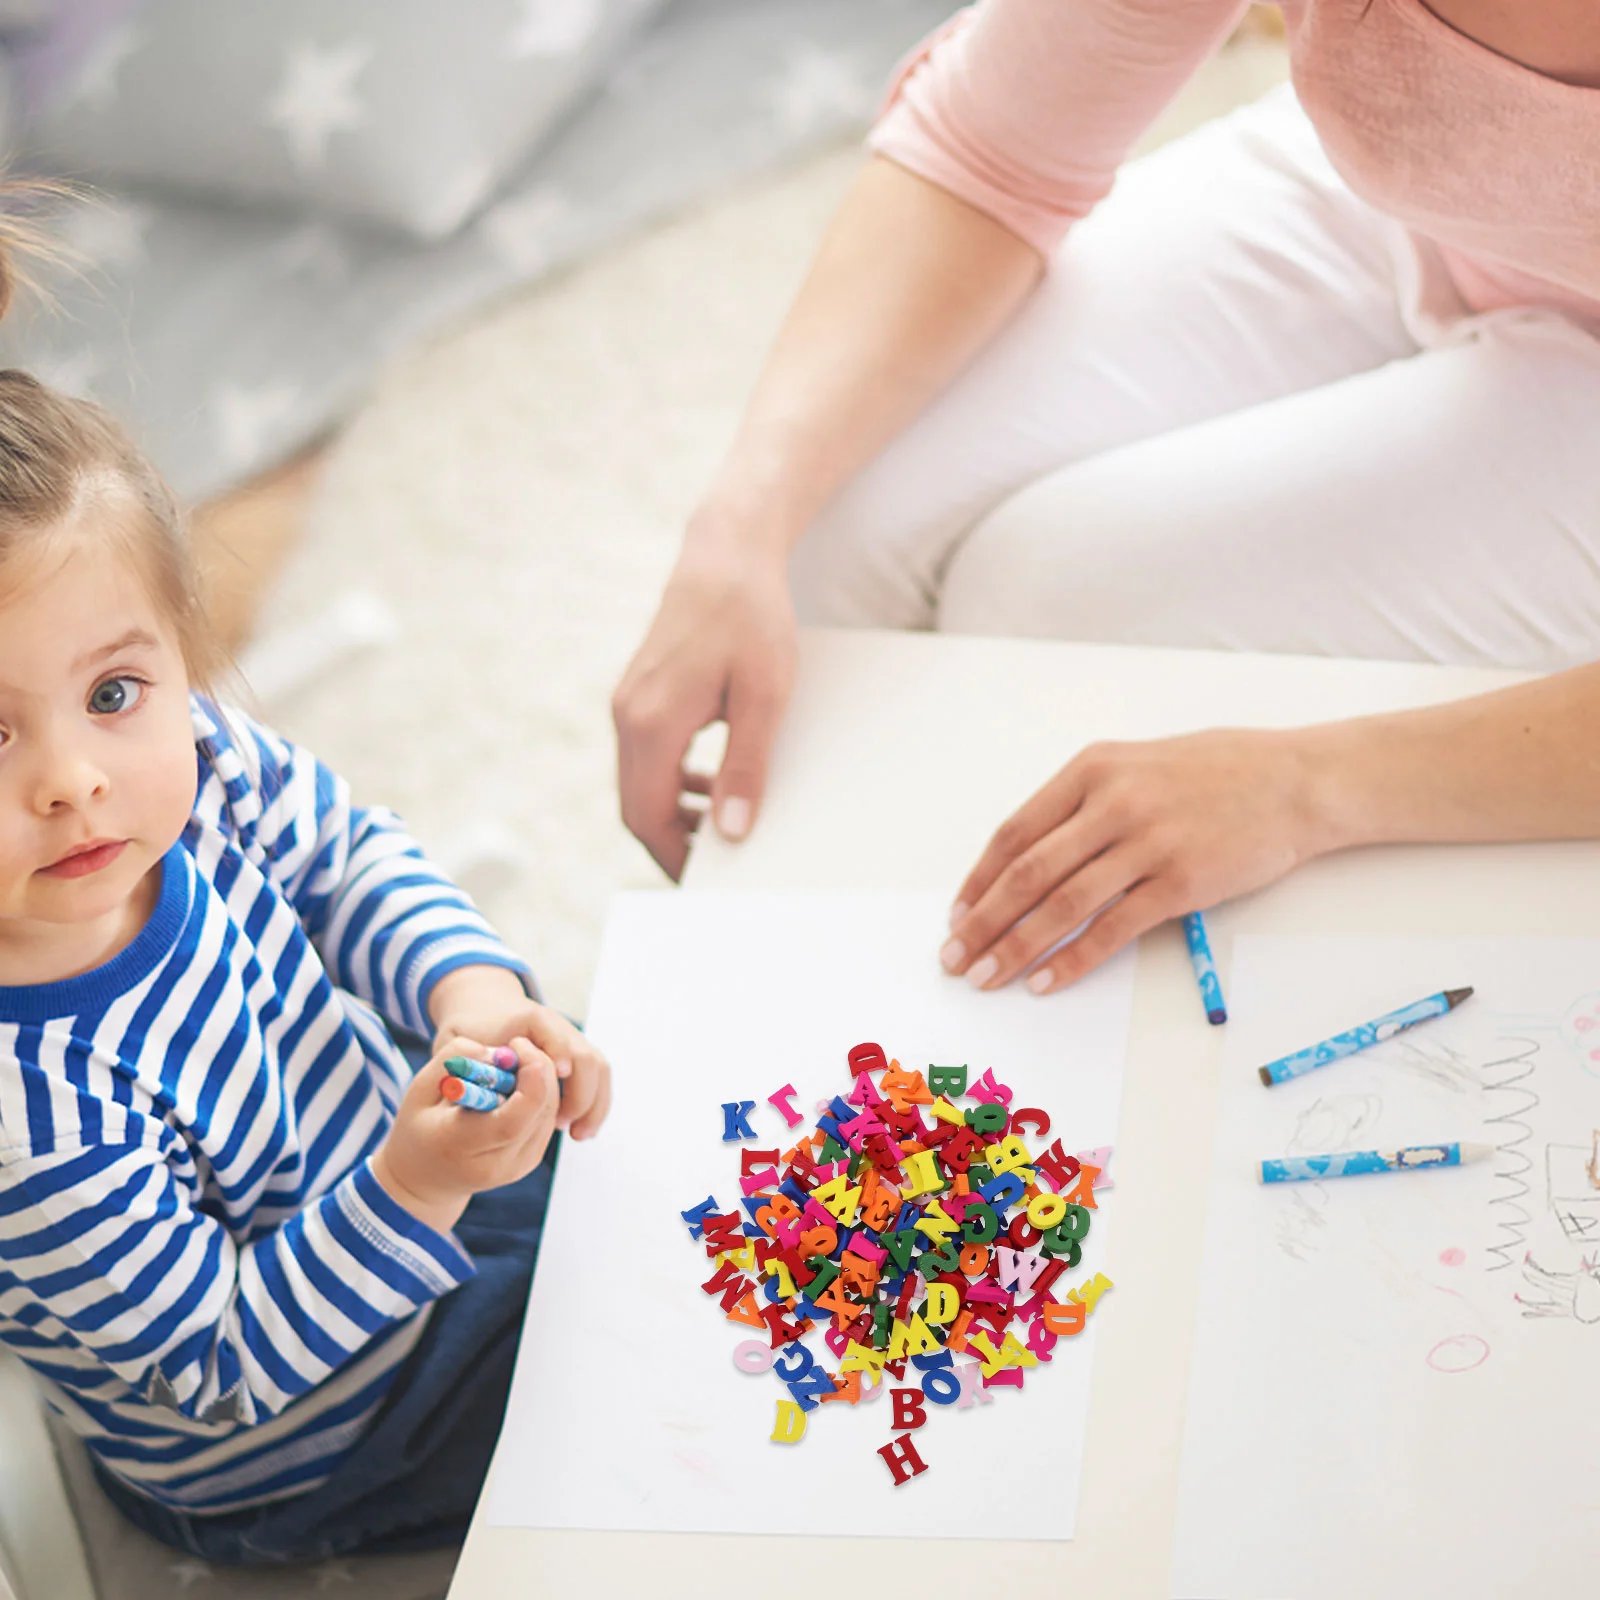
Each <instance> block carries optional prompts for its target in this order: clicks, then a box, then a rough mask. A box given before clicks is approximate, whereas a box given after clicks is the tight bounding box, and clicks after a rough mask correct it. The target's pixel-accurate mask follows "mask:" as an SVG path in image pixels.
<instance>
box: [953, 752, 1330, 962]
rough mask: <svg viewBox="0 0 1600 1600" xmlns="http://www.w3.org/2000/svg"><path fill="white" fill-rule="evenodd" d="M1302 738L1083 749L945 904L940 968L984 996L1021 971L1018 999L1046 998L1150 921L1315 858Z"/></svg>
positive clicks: (1013, 820)
mask: <svg viewBox="0 0 1600 1600" xmlns="http://www.w3.org/2000/svg"><path fill="white" fill-rule="evenodd" d="M1304 733H1305V730H1299V729H1296V730H1283V731H1276V730H1274V731H1263V730H1255V729H1240V728H1222V729H1214V730H1210V731H1208V732H1205V733H1193V734H1186V735H1183V736H1182V737H1179V738H1173V739H1158V740H1154V741H1152V742H1150V743H1142V744H1096V745H1090V746H1089V747H1088V748H1087V749H1086V750H1084V751H1083V752H1082V753H1081V754H1080V755H1078V756H1076V757H1074V758H1073V759H1072V760H1071V761H1069V762H1068V763H1067V765H1066V766H1064V767H1063V768H1062V769H1061V771H1060V772H1058V773H1057V774H1056V775H1055V777H1053V778H1052V779H1051V780H1050V781H1049V782H1048V783H1047V784H1045V786H1044V787H1043V788H1042V789H1040V790H1039V792H1038V793H1037V794H1035V795H1034V796H1033V798H1032V799H1031V800H1029V801H1028V802H1027V804H1025V805H1024V806H1023V807H1022V808H1021V809H1020V810H1019V811H1017V812H1015V813H1014V814H1013V815H1012V816H1010V817H1009V818H1007V820H1006V821H1005V822H1004V823H1002V824H1001V826H1000V828H999V829H998V831H997V832H996V833H995V835H994V837H993V838H992V839H991V840H990V841H989V846H988V848H987V849H986V850H985V851H984V853H983V856H982V858H981V859H980V860H979V862H978V864H977V866H975V867H974V868H973V869H972V871H971V872H970V873H969V874H968V876H967V879H966V881H965V882H964V883H963V884H962V885H961V889H960V891H959V892H958V894H957V896H956V904H955V906H954V908H953V910H952V912H951V918H950V923H951V926H950V939H949V942H948V943H947V944H946V945H945V946H944V948H943V950H942V951H941V952H940V960H941V961H942V962H943V963H944V966H945V968H946V970H947V971H950V972H952V973H957V974H965V975H966V977H967V979H968V981H969V982H971V983H973V984H976V985H977V986H978V987H979V988H983V989H998V988H999V987H1000V986H1001V985H1003V984H1006V983H1009V982H1010V981H1011V980H1012V979H1013V978H1015V977H1017V976H1018V975H1019V974H1021V973H1028V978H1027V983H1028V987H1029V988H1030V989H1032V990H1033V991H1034V992H1035V993H1036V994H1048V993H1050V992H1051V991H1052V990H1055V989H1059V988H1061V987H1062V986H1063V985H1065V984H1069V983H1072V982H1073V981H1074V980H1076V979H1078V978H1081V977H1082V976H1083V975H1084V974H1085V973H1086V972H1089V971H1091V970H1092V969H1093V968H1095V967H1097V966H1099V965H1100V963H1101V962H1103V961H1105V960H1106V959H1107V958H1108V957H1109V956H1111V955H1113V954H1115V953H1116V952H1117V951H1118V950H1120V949H1121V948H1122V947H1123V946H1124V945H1125V944H1127V943H1129V942H1130V941H1131V940H1133V939H1136V938H1138V936H1139V935H1140V934H1141V933H1144V932H1145V931H1146V930H1147V929H1150V928H1153V927H1154V926H1155V925H1156V924H1157V923H1159V922H1165V921H1167V920H1168V919H1169V918H1172V917H1178V916H1182V915H1184V914H1185V913H1187V912H1190V911H1197V910H1202V909H1204V908H1205V907H1207V906H1212V905H1215V904H1216V903H1217V902H1218V901H1221V900H1227V899H1231V898H1233V897H1235V896H1237V895H1241V894H1245V893H1247V892H1249V891H1250V890H1251V889H1258V888H1260V887H1261V886H1262V885H1263V884H1267V883H1271V882H1272V881H1273V880H1274V879H1276V878H1280V877H1282V876H1283V875H1284V874H1285V873H1286V872H1288V871H1289V870H1290V869H1291V868H1293V867H1295V866H1297V865H1299V864H1300V863H1301V862H1302V861H1305V860H1306V859H1308V858H1309V857H1310V856H1312V855H1315V854H1318V853H1319V852H1320V850H1322V849H1324V848H1327V847H1328V844H1327V842H1326V841H1322V840H1319V838H1318V831H1319V830H1318V825H1317V822H1316V817H1315V810H1314V807H1313V804H1312V793H1311V791H1312V783H1311V778H1310V762H1309V759H1308V757H1307V755H1306V753H1305V748H1304V744H1303V735H1304ZM1097 912H1098V913H1099V915H1098V916H1096V913H1097ZM1090 917H1094V921H1093V923H1092V924H1091V925H1090V926H1089V927H1088V928H1087V929H1085V931H1084V932H1083V933H1082V934H1081V935H1080V936H1079V937H1078V938H1077V939H1075V940H1074V941H1073V942H1072V943H1071V944H1070V945H1067V946H1065V947H1064V948H1063V949H1060V950H1057V951H1056V952H1055V954H1054V955H1052V956H1051V957H1050V959H1049V960H1048V962H1045V963H1043V964H1041V965H1038V966H1035V964H1036V963H1038V962H1039V961H1040V958H1041V957H1042V956H1043V955H1044V954H1045V952H1046V951H1047V950H1050V949H1051V948H1052V947H1053V946H1054V945H1056V944H1058V943H1059V942H1060V941H1061V940H1062V939H1063V938H1065V937H1066V935H1067V934H1069V933H1071V932H1072V930H1073V929H1074V928H1076V927H1078V926H1079V925H1080V924H1082V923H1083V922H1085V921H1086V920H1087V919H1089V918H1090ZM1030 969H1033V970H1031V971H1030Z"/></svg>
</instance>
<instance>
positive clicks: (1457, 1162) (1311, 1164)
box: [1261, 1142, 1494, 1183]
mask: <svg viewBox="0 0 1600 1600" xmlns="http://www.w3.org/2000/svg"><path fill="white" fill-rule="evenodd" d="M1493 1154H1494V1146H1493V1145H1492V1144H1461V1143H1455V1142H1453V1143H1450V1144H1413V1145H1406V1146H1405V1147H1404V1148H1403V1149H1400V1150H1345V1151H1342V1152H1339V1153H1338V1154H1335V1155H1327V1156H1284V1157H1283V1158H1282V1159H1281V1160H1278V1161H1263V1162H1262V1163H1261V1181H1262V1182H1263V1183H1304V1182H1309V1181H1312V1180H1315V1179H1319V1178H1357V1177H1360V1176H1361V1175H1362V1174H1364V1173H1368V1172H1414V1171H1417V1170H1419V1169H1421V1168H1424V1167H1459V1166H1462V1165H1463V1164H1464V1163H1466V1162H1468V1161H1482V1160H1483V1159H1484V1158H1485V1157H1487V1156H1491V1155H1493Z"/></svg>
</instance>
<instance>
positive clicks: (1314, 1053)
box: [1260, 988, 1472, 1089]
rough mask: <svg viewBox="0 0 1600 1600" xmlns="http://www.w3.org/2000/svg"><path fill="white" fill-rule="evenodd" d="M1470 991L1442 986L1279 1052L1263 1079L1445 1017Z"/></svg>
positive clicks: (1277, 1079)
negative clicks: (1289, 1052)
mask: <svg viewBox="0 0 1600 1600" xmlns="http://www.w3.org/2000/svg"><path fill="white" fill-rule="evenodd" d="M1471 993H1472V990H1471V989H1470V988H1467V989H1442V990H1440V992H1439V993H1438V994H1430V995H1429V996H1428V997H1427V998H1426V999H1425V1000H1416V1001H1413V1002H1412V1003H1411V1004H1410V1005H1408V1006H1401V1007H1400V1009H1399V1010H1398V1011H1390V1012H1387V1013H1386V1014H1385V1015H1383V1016H1381V1017H1374V1018H1373V1020H1372V1021H1371V1022H1363V1023H1362V1024H1361V1025H1360V1026H1359V1027H1357V1028H1347V1029H1346V1030H1345V1031H1344V1032H1343V1033H1336V1034H1334V1036H1333V1037H1332V1038H1331V1039H1324V1040H1323V1041H1322V1042H1321V1043H1320V1044H1313V1045H1307V1046H1306V1048H1305V1049H1304V1050H1296V1051H1295V1053H1294V1054H1293V1055H1290V1056H1280V1057H1279V1058H1278V1059H1277V1060H1276V1061H1269V1062H1268V1063H1267V1064H1266V1066H1264V1067H1262V1068H1261V1069H1260V1073H1261V1081H1262V1082H1263V1083H1264V1084H1266V1086H1267V1087H1268V1088H1269V1089H1270V1088H1271V1087H1272V1086H1273V1084H1275V1083H1285V1082H1287V1081H1288V1080H1289V1079H1290V1078H1298V1077H1300V1076H1302V1075H1303V1074H1305V1073H1307V1072H1313V1071H1315V1070H1316V1069H1317V1068H1318V1067H1325V1066H1327V1064H1328V1063H1329V1062H1330V1061H1342V1060H1343V1059H1344V1057H1346V1056H1353V1055H1355V1054H1356V1053H1357V1052H1358V1051H1360V1050H1370V1049H1371V1048H1372V1046H1373V1045H1375V1044H1382V1042H1383V1041H1384V1040H1385V1039H1392V1038H1393V1037H1394V1036H1395V1035H1396V1034H1397V1033H1404V1032H1405V1031H1406V1029H1407V1028H1414V1027H1416V1025H1417V1024H1418V1023H1419V1022H1427V1021H1428V1020H1429V1019H1430V1018H1432V1017H1442V1016H1444V1015H1445V1013H1446V1012H1448V1011H1454V1010H1455V1008H1456V1007H1457V1006H1458V1005H1460V1004H1461V1002H1462V1001H1463V1000H1465V999H1467V998H1468V996H1469V995H1471Z"/></svg>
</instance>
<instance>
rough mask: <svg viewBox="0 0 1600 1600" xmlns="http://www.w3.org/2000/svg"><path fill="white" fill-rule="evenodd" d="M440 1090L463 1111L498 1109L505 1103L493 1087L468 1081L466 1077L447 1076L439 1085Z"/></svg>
mask: <svg viewBox="0 0 1600 1600" xmlns="http://www.w3.org/2000/svg"><path fill="white" fill-rule="evenodd" d="M439 1092H440V1094H442V1095H443V1096H444V1097H445V1099H446V1100H449V1101H451V1102H452V1103H453V1104H455V1105H457V1106H459V1107H460V1108H461V1109H462V1110H463V1111H498V1110H499V1109H500V1107H501V1106H503V1105H504V1104H505V1101H504V1100H502V1099H501V1098H500V1096H499V1095H497V1094H496V1093H495V1092H494V1090H493V1089H485V1088H484V1087H483V1086H482V1084H477V1083H468V1082H467V1080H466V1079H465V1078H456V1077H449V1078H446V1079H445V1080H444V1082H443V1083H441V1084H440V1085H439Z"/></svg>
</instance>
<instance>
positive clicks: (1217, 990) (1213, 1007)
mask: <svg viewBox="0 0 1600 1600" xmlns="http://www.w3.org/2000/svg"><path fill="white" fill-rule="evenodd" d="M1183 936H1184V938H1185V939H1186V940H1188V942H1189V960H1190V961H1191V962H1192V963H1193V965H1194V979H1195V982H1196V983H1198V984H1199V985H1200V1003H1201V1005H1203V1006H1204V1007H1205V1008H1206V1021H1207V1022H1209V1023H1210V1024H1211V1025H1212V1027H1217V1026H1218V1025H1219V1024H1221V1023H1224V1022H1226V1021H1227V1020H1228V1008H1227V1006H1226V1005H1224V1004H1223V1001H1222V985H1221V984H1220V983H1219V982H1218V981H1217V964H1216V962H1214V961H1213V960H1212V959H1211V941H1210V940H1209V939H1207V938H1206V924H1205V918H1204V917H1202V916H1201V915H1200V913H1199V912H1198V911H1191V912H1190V913H1189V915H1188V916H1186V917H1185V918H1184V919H1183Z"/></svg>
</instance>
